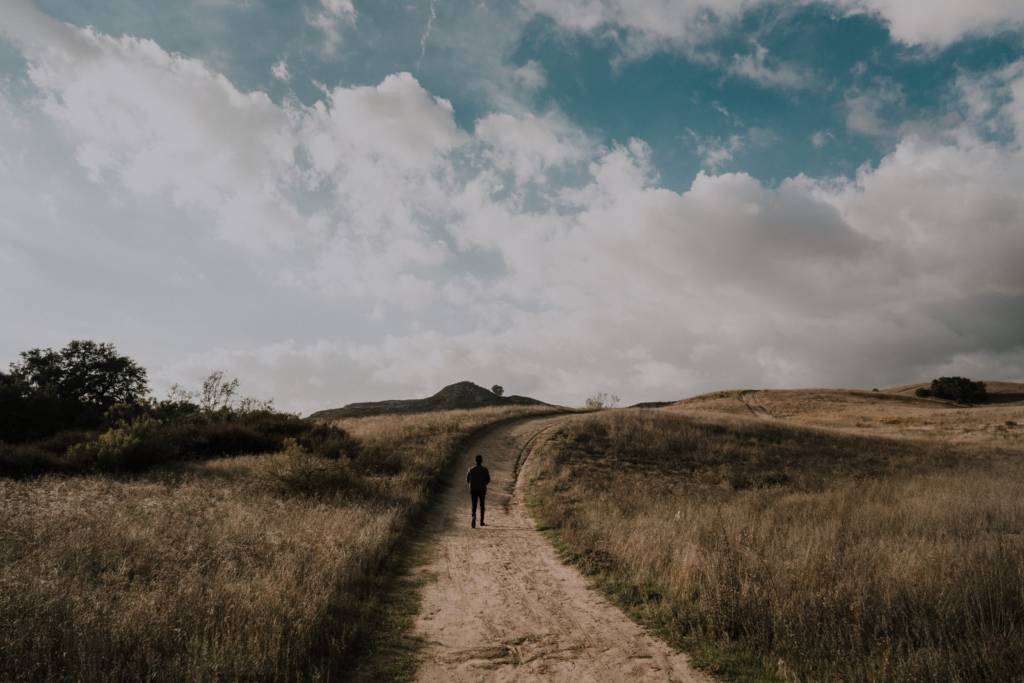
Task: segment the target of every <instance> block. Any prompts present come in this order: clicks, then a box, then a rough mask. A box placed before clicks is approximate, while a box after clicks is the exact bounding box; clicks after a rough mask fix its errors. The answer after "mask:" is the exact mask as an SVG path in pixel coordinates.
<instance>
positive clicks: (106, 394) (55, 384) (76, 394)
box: [10, 341, 147, 413]
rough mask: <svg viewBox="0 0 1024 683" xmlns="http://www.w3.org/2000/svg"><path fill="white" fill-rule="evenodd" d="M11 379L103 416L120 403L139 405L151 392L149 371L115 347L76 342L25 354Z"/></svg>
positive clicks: (14, 365) (24, 387) (13, 368)
mask: <svg viewBox="0 0 1024 683" xmlns="http://www.w3.org/2000/svg"><path fill="white" fill-rule="evenodd" d="M10 376H11V378H12V379H13V381H14V382H16V383H17V384H18V385H19V386H20V387H21V388H22V390H23V391H25V392H28V393H31V394H41V395H46V396H51V397H53V398H54V399H56V400H57V401H59V402H61V403H63V404H78V405H80V406H82V407H83V408H86V409H92V410H94V411H97V412H100V413H102V412H103V411H105V410H107V409H108V408H110V407H111V406H112V405H114V404H116V403H125V404H135V403H138V402H140V401H141V400H142V399H143V398H145V396H146V393H147V386H146V370H145V368H143V367H141V366H140V365H139V364H137V363H136V362H135V361H133V360H132V359H131V358H129V357H127V356H122V355H119V354H118V353H117V349H116V348H114V345H113V344H97V343H96V342H93V341H73V342H71V343H70V344H68V345H67V346H65V347H64V348H63V349H61V350H60V351H54V350H53V349H32V350H31V351H23V352H22V353H21V360H20V361H18V362H16V363H11V375H10Z"/></svg>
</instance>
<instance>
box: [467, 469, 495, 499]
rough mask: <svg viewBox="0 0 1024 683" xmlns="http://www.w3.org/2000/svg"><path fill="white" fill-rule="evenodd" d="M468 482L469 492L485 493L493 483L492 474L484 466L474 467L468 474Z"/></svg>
mask: <svg viewBox="0 0 1024 683" xmlns="http://www.w3.org/2000/svg"><path fill="white" fill-rule="evenodd" d="M466 481H468V482H469V490H470V491H471V492H472V493H483V492H485V491H486V490H487V485H488V484H490V483H491V473H490V472H488V471H487V468H486V467H484V466H483V465H473V466H472V467H470V468H469V472H467V473H466Z"/></svg>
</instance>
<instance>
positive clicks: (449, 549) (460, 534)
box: [415, 416, 710, 682]
mask: <svg viewBox="0 0 1024 683" xmlns="http://www.w3.org/2000/svg"><path fill="white" fill-rule="evenodd" d="M564 419H572V418H571V417H569V418H567V417H564V416H563V417H559V418H545V419H535V420H530V421H528V422H520V423H515V424H512V425H509V426H505V427H501V428H498V429H496V430H494V431H492V432H490V433H489V434H487V435H485V436H484V437H482V438H481V439H479V440H478V441H476V442H475V443H473V444H472V445H471V446H470V448H468V449H467V450H466V451H465V452H464V454H463V455H462V456H461V458H462V461H463V462H462V464H463V465H465V467H460V468H459V469H458V471H457V472H456V473H455V475H454V479H455V480H454V481H453V482H452V483H451V485H450V486H449V489H448V490H447V491H446V492H445V493H444V495H443V499H442V503H441V504H442V506H443V509H442V510H441V513H440V514H443V520H439V522H438V523H439V524H440V525H441V527H440V529H439V531H438V532H437V533H438V535H437V537H436V541H435V547H434V548H433V549H432V551H431V557H430V559H429V561H428V563H427V565H426V566H425V567H424V568H423V570H422V571H425V572H427V573H428V574H427V579H426V584H425V586H424V588H423V592H422V598H423V602H422V608H421V610H420V615H419V617H418V619H417V621H416V626H415V630H416V633H417V635H418V636H420V637H421V638H423V639H424V641H425V642H426V646H425V648H424V653H423V659H422V662H421V665H420V668H419V674H418V677H419V679H420V680H422V681H479V680H487V681H513V680H515V681H519V680H537V679H544V680H566V681H624V680H630V681H637V680H639V681H702V682H704V681H709V680H710V679H709V678H707V677H706V676H705V675H704V674H701V673H700V672H697V671H695V670H694V669H693V668H692V667H691V666H690V664H689V661H688V659H687V657H686V655H684V654H680V653H677V652H675V651H673V650H672V649H671V648H669V647H668V646H667V645H666V644H665V643H663V642H662V641H660V640H658V639H656V638H654V637H652V636H650V635H648V634H647V633H645V632H644V631H643V630H642V629H641V628H640V627H639V626H637V625H636V624H635V623H634V622H632V621H630V620H629V619H628V618H627V617H626V616H625V615H624V614H623V613H622V612H621V611H619V610H618V609H617V608H616V607H614V606H613V605H611V604H610V603H608V602H607V601H606V600H605V599H604V598H602V597H601V596H600V595H598V594H597V593H595V592H594V591H592V590H590V589H589V588H588V587H587V585H586V583H585V581H584V579H583V578H582V577H581V576H580V575H579V574H578V573H577V572H576V570H575V569H572V568H571V567H568V566H566V565H564V564H563V563H562V562H561V561H560V560H559V559H558V558H557V556H556V555H555V553H554V550H553V549H552V547H551V546H550V544H549V543H548V541H547V540H546V539H545V538H544V537H543V536H542V535H541V534H540V532H538V531H537V530H536V529H535V528H534V524H533V520H532V519H531V518H530V515H529V513H528V512H527V510H526V508H525V506H524V503H523V492H522V481H520V482H519V483H518V484H517V482H516V479H515V465H516V461H517V460H518V459H519V458H520V456H521V455H522V456H528V455H529V453H530V451H531V449H532V448H533V447H534V446H535V445H536V444H537V443H539V442H540V440H541V439H543V438H545V432H546V431H547V430H550V429H551V428H552V427H553V426H554V425H555V424H557V422H558V421H559V420H564ZM477 453H481V454H482V455H483V456H484V464H485V465H486V466H487V467H488V468H489V469H490V472H491V486H490V487H489V489H488V494H487V526H486V527H483V528H477V529H472V528H470V508H469V502H470V501H469V493H468V490H467V487H466V484H465V482H464V479H465V474H466V468H468V467H469V466H470V465H471V464H472V457H473V456H474V455H476V454H477ZM529 471H530V463H529V459H528V457H527V459H526V461H525V466H524V474H523V476H522V477H521V480H523V479H526V477H528V476H529Z"/></svg>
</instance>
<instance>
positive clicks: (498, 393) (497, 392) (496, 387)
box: [491, 384, 505, 396]
mask: <svg viewBox="0 0 1024 683" xmlns="http://www.w3.org/2000/svg"><path fill="white" fill-rule="evenodd" d="M491 391H492V392H494V395H495V396H501V395H502V394H504V393H505V387H503V386H501V385H500V384H495V385H494V386H493V387H491Z"/></svg>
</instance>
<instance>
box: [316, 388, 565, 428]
mask: <svg viewBox="0 0 1024 683" xmlns="http://www.w3.org/2000/svg"><path fill="white" fill-rule="evenodd" d="M530 405H538V406H543V405H548V404H547V403H544V402H543V401H538V400H537V399H535V398H529V397H527V396H498V395H497V394H495V393H494V392H492V391H489V390H487V389H484V388H483V387H482V386H480V385H478V384H474V383H473V382H456V383H455V384H449V385H448V386H446V387H445V388H444V389H441V391H439V392H437V393H436V394H434V395H433V396H428V397H427V398H414V399H397V400H390V401H370V402H365V403H349V404H348V405H346V406H343V407H341V408H330V409H327V410H319V411H317V412H315V413H313V414H312V415H310V416H309V419H311V420H338V419H341V418H344V417H368V416H370V415H402V414H408V413H431V412H435V411H439V410H466V409H471V408H485V407H492V406H530Z"/></svg>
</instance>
